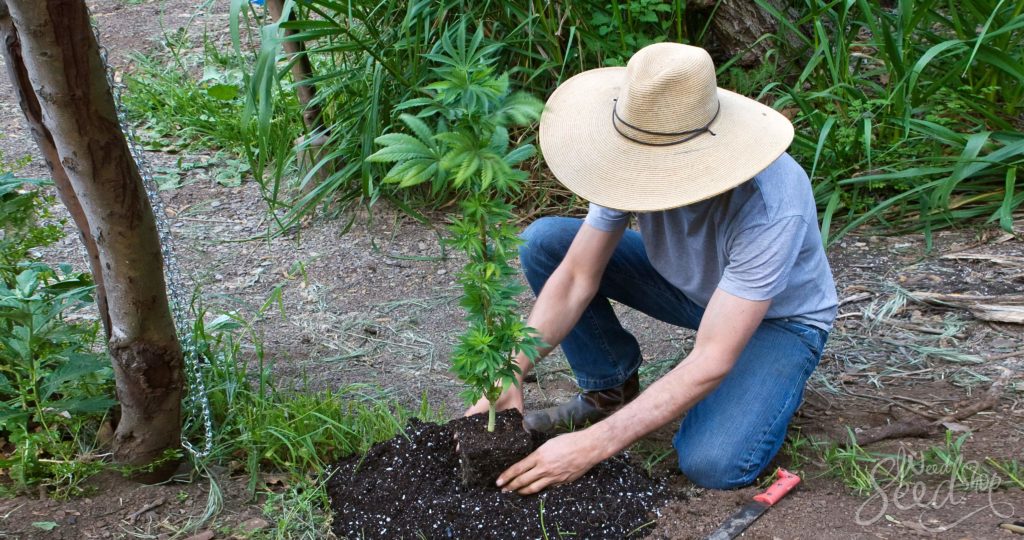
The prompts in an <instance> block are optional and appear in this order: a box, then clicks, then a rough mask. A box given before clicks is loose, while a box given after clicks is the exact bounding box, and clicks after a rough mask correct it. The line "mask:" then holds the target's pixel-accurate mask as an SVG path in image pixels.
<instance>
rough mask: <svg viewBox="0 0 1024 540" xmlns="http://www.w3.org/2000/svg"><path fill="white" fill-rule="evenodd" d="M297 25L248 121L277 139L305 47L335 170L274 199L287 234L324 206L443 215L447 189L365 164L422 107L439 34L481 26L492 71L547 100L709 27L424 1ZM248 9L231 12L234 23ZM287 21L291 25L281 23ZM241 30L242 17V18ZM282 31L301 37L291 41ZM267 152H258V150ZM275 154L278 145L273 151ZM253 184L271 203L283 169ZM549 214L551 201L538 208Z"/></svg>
mask: <svg viewBox="0 0 1024 540" xmlns="http://www.w3.org/2000/svg"><path fill="white" fill-rule="evenodd" d="M285 8H286V14H287V13H289V12H293V13H294V17H293V20H291V21H288V22H284V23H275V24H269V25H266V26H265V27H264V28H263V30H262V32H261V44H262V45H261V50H260V53H259V57H258V59H257V62H256V65H255V66H254V68H253V77H252V79H251V81H250V84H249V92H250V95H249V102H248V113H249V114H251V115H252V116H253V117H254V118H256V125H257V127H258V132H259V134H260V135H259V137H260V138H262V139H269V138H272V134H271V125H272V123H273V118H274V115H275V113H274V110H273V109H274V106H275V103H276V101H277V100H279V99H281V96H282V95H288V94H291V89H290V88H288V87H287V85H284V86H283V87H282V86H281V85H280V84H278V81H281V80H286V79H287V77H288V70H289V69H290V66H291V61H292V60H294V59H289V61H288V62H279V61H278V60H279V53H280V47H281V43H282V41H283V40H284V39H287V40H291V41H301V42H303V43H305V45H306V48H307V52H306V53H305V54H307V56H308V57H309V59H310V61H311V63H312V64H313V68H314V71H315V76H314V77H313V78H311V79H310V80H309V81H308V83H309V84H314V85H316V87H317V98H316V101H315V103H314V104H315V105H317V106H319V107H320V108H321V110H322V111H323V117H324V119H325V122H326V126H327V128H326V135H327V137H328V143H327V147H329V148H330V151H329V152H328V153H327V154H326V155H324V157H323V159H322V160H321V165H324V164H326V163H333V164H335V165H334V172H333V173H332V174H331V175H330V176H329V177H328V178H326V179H325V180H323V181H322V182H320V183H316V182H314V180H313V179H314V178H315V177H316V173H315V172H314V171H310V172H308V173H307V174H306V175H305V177H304V178H303V180H302V181H301V182H302V183H303V184H304V185H308V186H309V189H307V190H305V191H304V192H303V193H304V194H303V195H302V196H300V197H298V198H295V199H288V200H281V199H270V200H269V202H270V203H271V205H274V206H286V207H289V211H288V213H287V216H286V217H285V218H283V219H282V224H283V225H286V226H289V225H291V224H294V223H296V222H298V220H300V219H301V218H302V216H303V215H306V214H307V213H308V212H309V211H310V210H311V209H313V208H315V207H316V206H317V205H319V204H321V203H349V202H354V201H362V202H364V203H372V202H374V201H376V200H378V199H379V198H380V197H386V198H388V199H391V200H393V201H395V202H397V203H398V204H399V206H401V207H403V208H404V209H406V210H407V211H410V212H415V209H416V208H423V207H438V206H442V205H444V204H445V203H447V202H449V201H450V200H451V199H452V198H454V197H455V194H454V193H452V192H449V191H447V190H434V189H427V188H426V187H423V188H421V189H404V190H403V191H402V192H397V191H396V190H395V189H394V186H392V185H389V184H388V183H386V182H381V181H380V179H381V178H382V177H383V176H384V170H383V169H381V168H380V167H379V166H378V165H376V164H375V163H374V162H373V161H371V160H368V159H367V158H368V157H369V156H370V155H371V154H372V153H373V152H374V151H375V149H376V147H375V145H374V139H376V137H377V136H378V135H380V134H381V133H385V132H388V131H393V130H395V129H401V124H402V123H401V120H400V119H399V115H400V114H401V113H403V112H404V109H403V108H402V104H404V103H407V102H409V101H410V100H414V99H418V98H423V97H427V95H426V93H425V90H424V89H425V88H427V85H428V84H429V83H430V82H431V81H433V80H434V74H433V72H432V65H431V60H430V59H429V58H428V57H427V56H424V54H423V53H424V52H429V51H434V50H436V49H437V48H438V46H439V44H440V42H441V40H442V39H443V37H444V33H445V32H444V29H445V28H449V27H451V26H453V25H454V23H455V22H456V21H458V20H459V18H461V17H465V19H466V20H471V21H475V22H476V23H477V25H478V27H479V28H480V29H481V31H482V32H483V33H484V35H485V36H486V37H487V38H488V39H490V40H492V41H494V42H500V43H501V44H502V47H501V49H500V50H498V51H496V52H495V53H494V54H495V58H494V62H495V65H496V66H499V67H500V71H506V72H507V73H508V78H509V84H510V86H512V87H514V88H516V89H520V90H524V91H527V92H530V93H536V94H541V95H546V94H547V93H549V92H550V91H551V90H553V89H554V88H555V86H557V85H558V83H559V82H561V81H562V80H564V79H566V78H568V77H569V76H571V75H573V74H575V73H577V72H579V71H582V70H584V69H588V68H591V67H598V66H602V65H620V64H622V63H623V62H624V61H625V60H626V59H627V58H628V57H629V56H630V55H631V54H632V52H633V51H634V50H636V49H637V48H639V47H642V46H643V45H646V44H649V43H653V42H657V41H664V40H669V39H671V40H675V41H683V42H699V41H700V40H702V39H703V33H704V31H705V29H706V27H707V25H706V22H707V21H706V20H704V19H703V18H701V17H700V16H697V15H695V14H693V13H689V12H687V10H686V2H684V1H682V0H675V1H672V2H659V1H653V0H643V1H639V2H620V1H619V0H612V1H611V2H577V1H570V2H551V3H542V2H533V1H521V0H514V1H509V2H466V1H462V0H442V1H440V2H436V1H428V0H418V1H413V2H401V3H400V2H396V1H386V2H365V1H354V2H347V3H338V2H335V1H331V0H295V1H291V2H286V6H285ZM241 9H242V8H241V6H240V5H239V6H235V10H236V13H240V12H241ZM284 18H285V19H287V16H286V17H284ZM235 19H236V20H240V17H239V16H236V17H235ZM285 29H288V30H292V31H294V34H292V35H290V36H289V37H287V38H284V37H283V31H284V30H285ZM261 144H262V143H261ZM267 146H270V147H272V146H273V144H272V143H267ZM268 172H272V174H267V175H263V176H260V175H257V180H258V181H260V182H262V183H263V184H264V192H265V193H267V194H281V195H283V194H284V193H285V191H284V190H283V189H281V188H279V187H278V186H280V185H283V184H285V183H286V181H285V179H284V178H282V177H281V176H280V174H279V172H278V171H268ZM559 192H560V190H558V189H553V185H552V184H551V183H547V184H543V185H538V186H536V187H534V188H531V189H529V190H525V191H524V192H523V193H520V194H517V195H516V202H517V203H518V204H520V205H527V204H529V205H530V206H537V203H529V202H528V201H527V199H531V198H537V197H543V196H546V195H544V194H550V193H559ZM539 204H540V205H541V206H543V205H544V204H545V203H539Z"/></svg>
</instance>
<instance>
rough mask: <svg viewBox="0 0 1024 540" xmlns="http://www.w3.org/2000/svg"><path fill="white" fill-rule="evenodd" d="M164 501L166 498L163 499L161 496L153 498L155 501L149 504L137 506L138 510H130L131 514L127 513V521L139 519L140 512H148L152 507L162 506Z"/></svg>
mask: <svg viewBox="0 0 1024 540" xmlns="http://www.w3.org/2000/svg"><path fill="white" fill-rule="evenodd" d="M165 502H167V500H166V499H164V498H163V497H160V498H159V499H157V500H155V501H153V502H151V503H149V504H146V505H145V506H143V507H142V508H139V509H138V510H136V511H134V512H132V513H131V514H128V521H130V522H132V523H135V520H137V519H139V516H141V515H142V514H145V513H146V512H149V511H150V510H152V509H154V508H156V507H158V506H162V505H163V504H164V503H165Z"/></svg>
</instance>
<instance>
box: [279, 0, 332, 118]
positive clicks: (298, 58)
mask: <svg viewBox="0 0 1024 540" xmlns="http://www.w3.org/2000/svg"><path fill="white" fill-rule="evenodd" d="M266 6H267V11H269V12H270V17H271V19H273V20H274V21H275V22H277V21H280V20H281V14H282V13H283V11H284V0H267V1H266ZM291 18H292V17H291V14H289V20H291ZM293 35H295V30H285V31H284V37H285V40H284V42H282V43H281V47H282V48H283V49H284V52H285V54H287V55H288V57H289V60H290V61H291V62H292V82H293V83H295V95H296V97H298V98H299V105H301V106H302V121H303V122H305V123H306V130H307V131H309V132H310V133H317V132H320V131H323V128H324V124H323V120H322V119H321V118H320V106H319V105H310V103H311V102H312V101H313V98H314V97H316V87H315V86H313V84H312V83H310V82H308V80H309V78H310V77H312V76H313V65H312V64H311V63H310V62H309V56H307V55H306V45H305V44H304V43H303V42H301V41H295V40H293V39H289V38H291V36H293Z"/></svg>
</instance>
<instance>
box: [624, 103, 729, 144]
mask: <svg viewBox="0 0 1024 540" xmlns="http://www.w3.org/2000/svg"><path fill="white" fill-rule="evenodd" d="M618 103H619V99H618V98H615V99H612V127H614V128H615V131H617V132H618V133H619V135H622V136H623V137H625V138H626V139H629V140H630V141H633V142H635V143H637V144H642V145H644V146H673V145H676V144H682V143H684V142H687V141H690V140H693V139H695V138H697V137H700V136H701V135H703V134H705V133H710V134H711V136H712V137H714V136H715V132H714V131H711V124H713V123H715V120H716V119H718V113H719V112H720V111H721V110H722V102H721V101H719V102H718V107H717V108H716V109H715V115H714V116H712V117H711V120H708V123H707V124H704V127H701V128H697V129H691V130H687V131H676V132H664V131H649V130H646V129H643V128H639V127H637V126H634V125H633V124H630V123H629V122H627V121H625V120H623V119H622V117H621V116H619V112H618V109H617V107H618ZM619 124H622V125H623V126H626V127H628V128H629V129H632V130H634V131H637V132H640V133H643V134H645V135H653V136H655V137H682V138H681V139H679V140H675V141H669V142H661V143H654V142H647V141H642V140H640V139H637V138H636V137H631V136H629V135H627V134H626V133H624V132H623V131H622V129H621V128H619Z"/></svg>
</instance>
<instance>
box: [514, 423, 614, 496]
mask: <svg viewBox="0 0 1024 540" xmlns="http://www.w3.org/2000/svg"><path fill="white" fill-rule="evenodd" d="M606 457H607V456H606V455H604V452H603V451H602V449H601V447H600V445H598V444H596V443H595V441H594V440H593V437H592V436H591V435H590V433H589V432H588V431H587V430H584V431H577V432H573V433H567V434H565V435H560V436H558V437H555V438H554V439H551V440H550V441H548V442H546V443H544V444H543V445H541V447H540V448H538V449H537V450H535V451H534V452H533V453H532V454H530V455H528V456H526V458H525V459H523V460H522V461H520V462H519V463H516V464H515V465H513V466H511V467H509V468H508V469H507V470H506V471H505V472H503V473H501V476H499V477H498V487H500V488H502V490H503V491H515V492H517V493H519V494H520V495H532V494H534V493H537V492H539V491H541V490H542V489H544V488H547V487H551V486H556V485H558V484H566V483H569V482H572V481H573V480H576V479H577V478H579V477H581V476H583V475H584V473H586V472H587V471H589V470H590V468H591V467H593V466H594V465H597V464H598V463H599V462H600V461H601V460H603V459H604V458H606Z"/></svg>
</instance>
